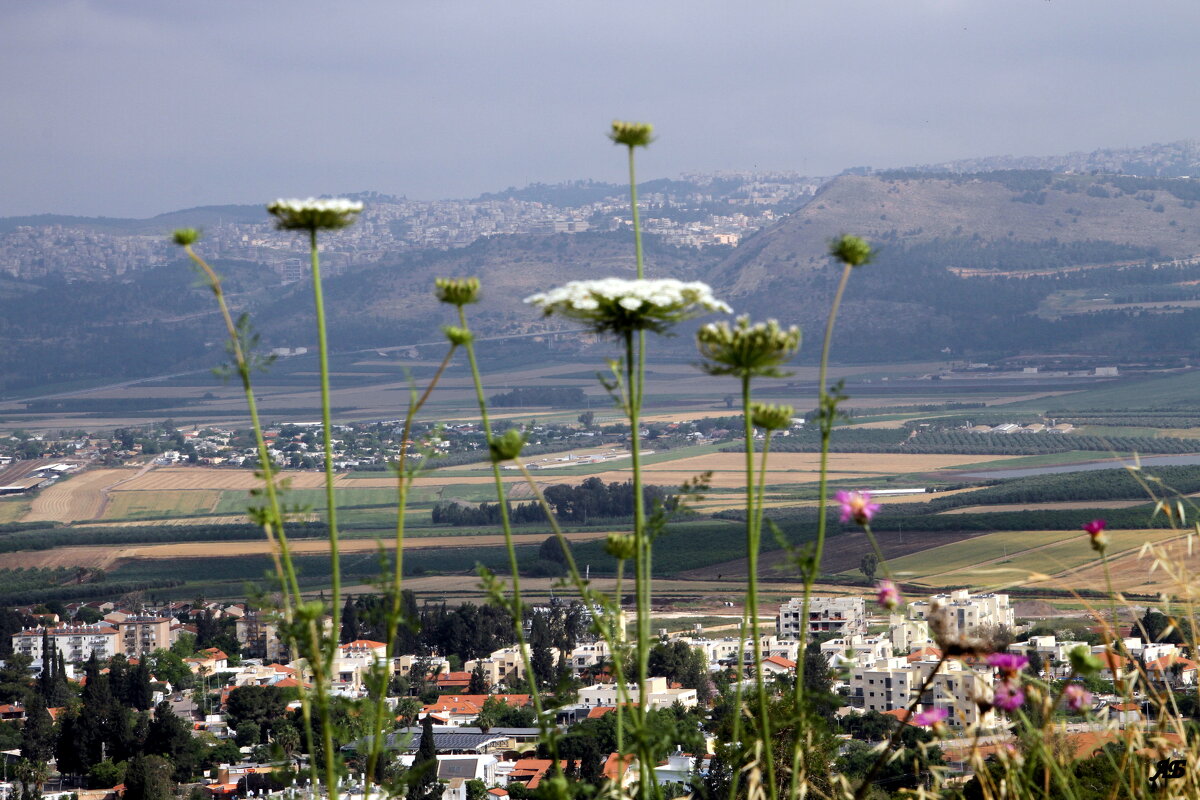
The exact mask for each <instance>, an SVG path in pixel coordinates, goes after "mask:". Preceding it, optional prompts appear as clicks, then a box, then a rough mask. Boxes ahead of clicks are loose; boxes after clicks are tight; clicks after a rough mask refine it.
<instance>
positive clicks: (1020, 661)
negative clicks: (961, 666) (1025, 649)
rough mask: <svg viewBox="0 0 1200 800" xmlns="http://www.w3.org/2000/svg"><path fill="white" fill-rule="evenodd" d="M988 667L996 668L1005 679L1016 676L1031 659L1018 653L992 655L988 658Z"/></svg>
mask: <svg viewBox="0 0 1200 800" xmlns="http://www.w3.org/2000/svg"><path fill="white" fill-rule="evenodd" d="M987 663H988V666H990V667H995V668H996V669H998V670H1000V672H1001V673H1003V674H1004V676H1005V677H1008V676H1010V675H1016V674H1017V673H1018V672H1020V671H1021V670H1023V669H1025V666H1026V665H1027V664H1028V663H1029V659H1028V658H1026V657H1025V656H1022V655H1018V654H1016V653H992V654H991V655H989V656H988V660H987Z"/></svg>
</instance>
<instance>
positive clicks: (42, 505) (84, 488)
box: [24, 469, 136, 522]
mask: <svg viewBox="0 0 1200 800" xmlns="http://www.w3.org/2000/svg"><path fill="white" fill-rule="evenodd" d="M134 474H136V472H135V470H132V469H93V470H88V471H86V472H84V473H82V474H79V475H72V476H70V477H67V478H64V479H62V480H60V481H58V482H57V483H55V484H54V485H53V486H49V487H47V488H45V489H42V490H41V491H39V492H38V493H37V496H36V497H34V498H33V501H32V502H31V503H30V508H29V513H28V514H26V515H25V517H24V521H28V522H74V521H78V520H89V519H99V518H100V517H101V516H102V515H103V514H104V507H105V504H106V503H107V502H108V492H109V490H111V489H112V488H113V487H114V486H116V485H117V484H119V483H121V482H123V481H125V480H127V479H129V477H130V476H132V475H134Z"/></svg>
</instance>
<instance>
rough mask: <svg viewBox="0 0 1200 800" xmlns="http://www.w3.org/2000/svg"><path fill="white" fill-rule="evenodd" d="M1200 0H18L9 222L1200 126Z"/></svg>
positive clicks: (1027, 145) (4, 205) (1088, 143)
mask: <svg viewBox="0 0 1200 800" xmlns="http://www.w3.org/2000/svg"><path fill="white" fill-rule="evenodd" d="M1197 31H1200V3H1198V2H1196V1H1195V0H1176V1H1175V2H1166V1H1163V0H1159V1H1157V2H1156V1H1155V0H1136V2H1135V1H1134V0H786V2H780V1H776V0H764V1H762V2H755V0H742V1H741V2H734V1H733V0H723V2H709V0H628V1H627V0H604V1H603V2H596V1H595V0H552V1H548V2H534V1H533V0H344V2H330V0H325V1H324V2H310V1H309V0H287V2H283V1H282V0H280V1H278V2H246V0H204V2H190V3H185V2H176V1H175V0H166V1H165V2H164V0H145V1H144V2H135V1H134V0H128V1H122V0H92V1H89V0H78V1H77V2H58V1H57V0H36V1H34V0H10V1H9V2H5V3H3V4H0V75H3V83H2V85H0V86H2V88H0V131H2V132H3V150H2V152H0V186H2V187H3V189H4V191H3V194H2V195H0V215H14V214H28V213H40V212H57V213H73V214H89V215H91V214H104V215H109V216H149V215H152V214H155V213H159V212H162V211H168V210H173V209H178V208H185V207H190V206H196V205H204V204H213V203H227V202H260V201H265V200H267V199H270V198H272V197H275V196H278V195H289V196H290V195H308V194H320V193H338V192H350V191H359V190H365V189H374V190H378V191H383V192H389V193H395V194H405V195H408V196H409V197H413V198H424V199H433V198H442V197H466V196H473V195H476V194H478V193H480V192H484V191H490V190H495V189H502V188H505V187H507V186H510V185H524V184H526V183H530V182H534V181H545V182H555V181H560V180H567V179H573V178H595V179H600V180H613V181H619V180H621V179H622V177H623V172H622V170H623V167H624V162H623V160H622V157H621V153H620V152H619V151H618V150H617V148H616V147H614V146H613V145H611V144H609V143H608V142H607V141H606V140H605V138H604V133H605V131H606V129H607V127H608V124H609V122H610V121H611V120H612V119H613V118H614V117H620V118H623V119H635V120H647V121H651V122H653V123H655V125H656V127H657V130H658V132H659V139H658V141H657V142H656V143H655V144H654V145H653V146H652V147H651V148H650V150H649V151H648V152H646V154H645V156H644V158H643V159H642V162H641V163H642V165H643V166H642V169H643V171H642V177H646V178H651V177H663V176H673V175H676V174H678V173H679V172H682V171H688V170H699V171H715V170H722V169H755V168H757V169H784V170H796V171H800V172H803V173H806V174H813V175H823V174H832V173H836V172H839V171H840V170H842V169H843V168H845V167H848V166H854V165H872V166H902V165H908V164H914V163H927V162H933V161H943V160H948V159H953V158H963V157H970V156H980V155H996V154H1006V153H1007V154H1014V155H1047V154H1053V153H1063V152H1069V151H1073V150H1093V149H1096V148H1100V147H1120V146H1126V145H1144V144H1150V143H1152V142H1165V141H1172V140H1176V139H1183V138H1200V88H1198V87H1200V81H1197V79H1196V78H1197V74H1200V70H1198V69H1197V67H1198V66H1200V58H1198V56H1197V54H1196V53H1197V44H1196V41H1195V39H1196V33H1197Z"/></svg>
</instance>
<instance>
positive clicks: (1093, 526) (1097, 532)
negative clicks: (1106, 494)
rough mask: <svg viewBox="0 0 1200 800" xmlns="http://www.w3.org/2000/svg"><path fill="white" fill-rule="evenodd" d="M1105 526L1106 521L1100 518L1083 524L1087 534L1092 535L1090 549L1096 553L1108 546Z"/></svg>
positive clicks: (1106, 524)
mask: <svg viewBox="0 0 1200 800" xmlns="http://www.w3.org/2000/svg"><path fill="white" fill-rule="evenodd" d="M1106 527H1108V523H1107V522H1106V521H1104V520H1102V519H1094V520H1092V521H1091V522H1089V523H1087V524H1086V525H1084V526H1083V529H1084V530H1085V531H1087V534H1088V536H1090V537H1092V549H1093V550H1095V551H1096V552H1097V553H1103V552H1104V551H1105V549H1107V548H1108V534H1106V533H1105V532H1104V529H1105V528H1106Z"/></svg>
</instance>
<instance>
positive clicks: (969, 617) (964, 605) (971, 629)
mask: <svg viewBox="0 0 1200 800" xmlns="http://www.w3.org/2000/svg"><path fill="white" fill-rule="evenodd" d="M939 607H945V608H946V610H947V611H948V612H949V613H948V617H947V619H948V620H949V623H950V626H949V630H948V631H947V632H948V633H949V634H950V635H951V636H959V635H968V636H969V635H972V634H974V633H976V632H977V631H978V630H979V629H981V628H995V627H999V626H1004V627H1006V628H1011V627H1013V625H1014V624H1015V622H1016V619H1015V617H1014V616H1013V609H1012V606H1011V605H1010V604H1009V602H1008V595H1006V594H976V595H972V594H971V592H970V591H969V590H967V589H958V590H956V591H953V592H950V593H949V594H935V595H933V596H932V597H930V598H929V599H928V600H918V601H916V602H913V603H909V604H908V616H909V619H922V620H927V619H929V615H930V614H931V613H932V612H933V611H934V609H937V608H939Z"/></svg>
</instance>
